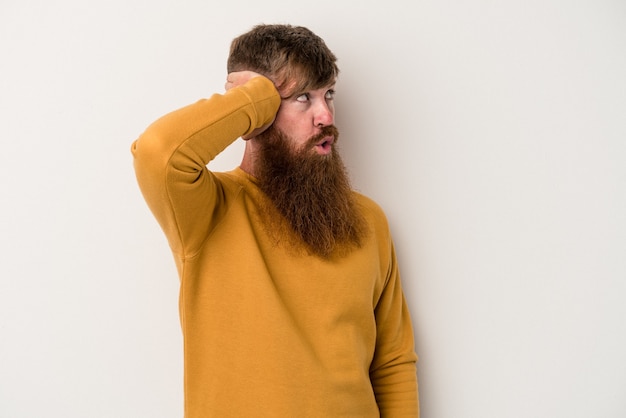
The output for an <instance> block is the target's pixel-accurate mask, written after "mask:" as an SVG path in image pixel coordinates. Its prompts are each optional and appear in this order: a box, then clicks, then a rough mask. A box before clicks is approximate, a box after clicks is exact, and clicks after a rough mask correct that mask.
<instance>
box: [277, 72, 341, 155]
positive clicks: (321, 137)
mask: <svg viewBox="0 0 626 418" xmlns="http://www.w3.org/2000/svg"><path fill="white" fill-rule="evenodd" d="M334 94H335V91H334V84H333V85H329V86H326V87H323V88H320V89H317V90H311V91H308V92H305V93H296V94H294V95H291V97H288V98H286V99H283V100H282V102H281V105H280V109H279V110H278V113H277V114H276V120H275V121H274V127H275V128H276V129H277V130H279V131H281V132H283V133H284V135H285V136H286V137H287V138H289V139H290V141H292V143H291V145H292V147H293V148H294V149H295V150H297V151H299V150H301V149H302V148H303V147H307V146H311V148H312V152H315V153H317V154H318V155H329V154H330V153H331V151H332V147H333V144H334V142H335V140H336V138H335V137H334V136H332V135H328V134H322V128H324V127H325V126H330V125H333V123H334V119H335V107H334V103H333V99H334ZM312 138H315V139H314V143H313V144H311V145H309V144H308V143H309V141H310V140H311V139H312Z"/></svg>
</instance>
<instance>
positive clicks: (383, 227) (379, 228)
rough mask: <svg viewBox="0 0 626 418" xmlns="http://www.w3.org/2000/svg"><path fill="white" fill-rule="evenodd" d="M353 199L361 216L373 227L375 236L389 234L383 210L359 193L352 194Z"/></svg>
mask: <svg viewBox="0 0 626 418" xmlns="http://www.w3.org/2000/svg"><path fill="white" fill-rule="evenodd" d="M353 195H354V199H355V201H356V203H357V205H358V206H359V208H360V209H361V211H362V213H363V216H364V217H365V219H366V220H367V222H368V223H369V224H370V227H373V228H374V230H375V231H376V232H377V234H381V233H384V234H385V235H388V234H389V223H388V221H387V215H386V214H385V211H384V210H383V208H382V207H381V206H380V205H379V204H378V203H377V202H376V201H374V200H373V199H372V198H370V197H368V196H365V195H364V194H361V193H359V192H356V191H354V192H353Z"/></svg>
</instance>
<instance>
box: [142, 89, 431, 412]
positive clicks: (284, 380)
mask: <svg viewBox="0 0 626 418" xmlns="http://www.w3.org/2000/svg"><path fill="white" fill-rule="evenodd" d="M279 105H280V97H279V95H278V93H277V91H276V89H275V88H274V86H273V84H272V83H271V82H270V81H269V80H267V79H264V78H255V79H252V80H250V81H249V82H248V83H247V84H246V85H244V86H241V87H237V88H234V89H232V90H230V91H228V92H227V93H225V94H223V95H219V94H216V95H213V96H212V97H211V98H209V99H204V100H201V101H199V102H197V103H195V104H192V105H190V106H187V107H184V108H182V109H180V110H177V111H175V112H172V113H170V114H168V115H166V116H164V117H162V118H161V119H159V120H157V121H156V122H155V123H153V124H152V125H151V126H150V127H148V129H147V130H146V131H145V132H144V133H143V134H142V135H141V136H140V138H139V139H138V140H137V141H135V142H134V143H133V146H132V152H133V155H134V162H135V170H136V175H137V180H138V182H139V185H140V188H141V190H142V193H143V195H144V197H145V199H146V201H147V203H148V205H149V207H150V209H151V210H152V212H153V214H154V215H155V217H156V219H157V220H158V222H159V224H160V225H161V227H162V228H163V231H164V232H165V235H166V236H167V239H168V242H169V245H170V247H171V249H172V252H173V254H174V257H175V260H176V266H177V269H178V273H179V276H180V319H181V326H182V331H183V340H184V365H185V366H184V380H185V417H186V418H200V417H202V418H204V417H218V418H226V417H244V418H247V417H254V418H258V417H324V418H328V417H355V418H357V417H358V418H368V417H378V416H382V417H394V418H395V417H417V416H418V415H419V411H418V409H419V408H418V397H417V379H416V368H415V363H416V361H417V357H416V355H415V352H414V346H413V334H412V326H411V321H410V318H409V311H408V309H407V306H406V303H405V299H404V295H403V292H402V288H401V284H400V276H399V274H398V266H397V263H396V257H395V254H394V248H393V244H392V241H391V237H390V234H389V229H388V225H387V221H386V218H385V215H384V214H383V212H382V211H381V209H380V208H379V207H378V206H377V205H376V204H375V203H374V202H373V201H371V200H370V199H368V198H366V197H364V196H362V195H360V194H356V196H357V199H358V201H359V202H360V205H361V206H362V207H363V210H364V215H365V217H366V219H367V221H368V223H369V225H370V228H371V231H370V233H369V234H368V236H367V239H366V242H365V243H364V245H363V246H362V247H361V248H359V249H357V250H354V251H352V252H351V253H350V254H348V255H346V256H343V257H341V258H333V259H330V260H326V259H322V258H318V257H317V256H313V255H306V254H296V253H294V252H293V251H290V250H289V248H285V246H281V245H278V246H277V245H275V243H274V241H273V240H272V239H271V237H270V236H268V234H267V233H266V230H265V229H264V227H263V225H262V224H261V223H260V222H259V214H260V209H259V207H260V205H262V202H264V201H265V199H266V197H265V195H264V194H263V192H261V191H260V189H259V188H258V187H257V185H256V183H255V179H254V178H253V177H251V176H249V175H248V174H246V173H245V172H243V171H242V170H241V169H240V168H236V169H234V170H233V171H230V172H226V173H214V172H211V171H209V170H208V169H207V167H206V165H207V164H208V163H209V162H210V161H211V160H212V159H213V158H214V157H215V156H216V155H217V154H219V153H220V152H221V151H223V150H224V149H225V148H226V147H227V146H228V145H230V144H231V143H232V142H234V141H235V140H236V139H237V138H239V137H240V136H242V135H244V134H246V133H250V132H251V131H252V130H254V129H255V128H257V127H260V126H263V125H265V124H267V123H269V122H270V121H271V120H272V118H273V116H274V114H275V113H276V111H277V109H278V107H279Z"/></svg>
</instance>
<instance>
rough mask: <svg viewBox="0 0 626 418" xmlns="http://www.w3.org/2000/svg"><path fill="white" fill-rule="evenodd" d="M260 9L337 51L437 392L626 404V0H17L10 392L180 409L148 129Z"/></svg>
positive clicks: (463, 403) (123, 408)
mask: <svg viewBox="0 0 626 418" xmlns="http://www.w3.org/2000/svg"><path fill="white" fill-rule="evenodd" d="M257 23H293V24H301V25H305V26H308V27H310V28H311V29H313V30H314V31H316V32H317V33H318V34H319V35H321V36H322V37H323V38H325V39H326V41H327V43H328V45H329V46H330V47H331V48H332V49H333V50H334V51H335V52H336V54H337V55H338V57H339V64H340V66H341V70H342V73H341V78H340V81H339V84H338V86H337V90H338V95H337V99H336V106H337V112H338V115H337V125H338V126H339V128H340V130H341V132H342V136H341V141H340V142H341V149H342V151H343V155H344V158H345V160H346V163H347V164H348V166H349V168H350V171H351V174H352V178H353V182H354V185H355V187H356V188H357V189H358V190H360V191H361V192H363V193H365V194H367V195H369V196H371V197H372V198H374V199H375V200H377V201H378V202H379V203H380V205H381V206H382V207H383V208H384V209H385V211H386V212H387V215H388V217H389V220H390V224H391V228H392V232H393V235H394V238H395V242H396V246H397V249H398V256H399V259H400V268H401V272H402V276H403V281H404V287H405V292H406V296H407V299H408V302H409V304H410V308H411V312H412V315H413V320H414V327H415V334H416V342H417V351H418V354H419V355H420V361H419V370H418V375H419V380H420V398H421V404H422V416H423V417H425V418H459V417H475V418H489V417H494V418H496V417H497V418H502V417H506V418H517V417H519V418H521V417H534V418H554V417H567V418H577V417H580V418H589V417H602V418H608V417H615V418H617V417H624V416H626V361H625V360H624V353H626V304H625V303H624V297H625V296H626V216H625V215H626V118H625V116H626V29H625V28H626V4H625V3H624V2H622V1H618V0H614V1H608V0H604V1H602V0H600V1H599V0H587V1H579V0H573V1H568V0H544V1H538V0H526V1H521V0H520V1H510V0H505V1H497V2H496V1H488V0H473V1H461V0H451V1H420V0H417V1H399V0H388V1H384V2H378V1H376V2H374V1H367V0H362V1H358V2H356V1H355V2H339V1H330V0H318V1H315V2H306V3H304V2H302V3H298V2H288V1H280V0H267V1H264V2H260V1H257V0H254V1H252V0H240V1H233V2H210V1H200V0H196V1H171V0H150V1H147V0H144V1H139V0H123V1H122V0H108V1H100V2H86V1H79V0H59V1H44V0H39V1H18V0H2V2H1V3H0V128H1V131H0V132H1V135H2V140H1V146H0V181H1V182H2V183H1V184H2V188H1V193H2V194H1V196H2V204H1V205H0V228H1V231H0V243H1V245H2V251H1V252H0V417H6V418H32V417H64V418H73V417H77V418H78V417H81V418H83V417H89V418H100V417H102V418H104V417H111V418H125V417H128V418H138V417H149V418H158V417H167V418H171V417H180V416H182V339H181V332H180V326H179V322H178V307H177V303H178V279H177V276H176V271H175V268H174V263H173V259H172V257H171V255H170V252H169V249H168V247H167V244H166V242H165V238H164V237H163V235H162V233H161V231H160V229H159V228H158V225H157V223H156V221H154V219H153V218H152V216H151V214H150V212H149V211H148V209H147V207H146V205H145V203H144V201H143V199H142V197H141V194H140V192H139V189H138V187H137V185H136V182H135V179H134V172H133V169H132V158H131V154H130V144H131V142H132V141H133V140H134V139H135V138H136V137H137V136H138V135H139V134H140V133H141V132H142V131H143V129H144V128H145V127H146V126H147V125H148V124H149V123H151V122H152V121H153V120H155V119H156V118H158V117H159V116H161V115H162V114H164V113H166V112H168V111H170V110H173V109H175V108H178V107H181V106H183V105H186V104H188V103H191V102H193V101H195V100H197V99H199V98H201V97H207V96H209V95H211V94H212V93H213V92H222V91H223V85H224V82H225V77H226V72H225V61H226V57H227V53H228V47H229V43H230V40H231V39H232V38H233V37H235V36H237V35H239V34H240V33H242V32H244V31H246V30H248V29H249V28H250V27H251V26H252V25H254V24H257ZM241 144H242V142H241V141H239V142H238V143H237V144H235V145H233V146H232V147H231V148H230V149H229V150H228V151H227V152H226V153H224V154H223V155H221V156H220V157H219V158H218V160H217V161H216V162H215V165H214V166H213V168H214V169H230V168H232V167H234V166H236V165H237V164H238V163H239V161H240V154H241V150H242V147H241Z"/></svg>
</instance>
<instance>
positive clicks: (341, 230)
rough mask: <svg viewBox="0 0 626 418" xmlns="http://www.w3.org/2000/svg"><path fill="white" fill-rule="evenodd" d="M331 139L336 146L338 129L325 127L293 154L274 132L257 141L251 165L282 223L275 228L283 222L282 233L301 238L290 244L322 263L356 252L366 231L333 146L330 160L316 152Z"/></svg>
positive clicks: (273, 226) (281, 135) (338, 156)
mask: <svg viewBox="0 0 626 418" xmlns="http://www.w3.org/2000/svg"><path fill="white" fill-rule="evenodd" d="M329 135H330V136H333V137H334V138H335V141H336V140H337V138H338V136H339V133H338V131H337V128H335V127H334V126H328V127H325V128H324V129H323V131H322V132H321V133H320V135H316V136H315V137H313V138H310V139H309V141H308V142H307V143H306V144H305V146H303V147H302V148H301V149H299V150H295V149H293V147H292V145H291V142H290V141H289V139H288V138H286V137H285V135H284V134H283V133H282V132H281V131H279V130H277V129H275V128H274V127H273V126H272V127H270V128H269V129H268V130H267V131H265V132H263V133H262V134H261V135H259V136H257V141H258V142H259V148H260V149H259V152H258V154H257V157H256V160H255V174H256V177H257V179H258V181H259V187H260V188H261V189H262V190H263V191H264V192H265V194H266V195H267V196H268V198H269V200H270V202H271V204H272V206H273V207H274V210H277V211H278V212H279V213H280V214H281V215H282V217H283V221H284V222H279V224H282V223H285V222H286V224H287V225H288V226H289V228H288V229H290V231H286V232H288V234H289V235H291V238H294V237H295V238H299V240H297V239H296V240H293V239H290V240H288V243H289V244H290V245H293V244H294V241H295V242H296V243H297V241H300V242H301V243H304V244H305V247H306V248H307V249H308V251H309V252H311V253H313V254H316V255H318V256H321V257H324V258H328V257H330V256H331V255H332V254H333V253H336V252H337V251H340V252H342V253H343V252H346V251H349V250H350V249H351V248H356V247H359V246H360V245H361V241H362V239H363V236H364V234H365V231H366V224H365V221H364V218H363V215H362V214H361V212H360V210H359V208H358V205H357V203H356V202H355V199H354V194H353V192H352V188H351V185H350V181H349V178H348V175H347V171H346V168H345V165H344V164H343V161H342V160H341V157H340V155H339V153H338V152H337V150H336V149H335V146H334V145H333V148H332V151H331V153H330V154H328V155H319V154H317V152H316V151H315V150H314V146H315V144H316V143H317V142H318V141H319V140H320V139H322V138H324V137H327V136H329ZM266 212H268V211H266ZM267 214H268V216H270V217H271V215H270V214H269V213H267ZM266 221H268V222H267V223H268V225H272V229H273V230H272V232H273V234H274V235H275V236H276V233H277V232H278V231H281V232H278V233H279V234H281V233H282V231H284V228H281V227H280V225H277V223H276V222H271V221H269V220H266ZM277 227H278V228H277ZM277 238H278V240H281V239H280V238H283V237H277Z"/></svg>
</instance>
